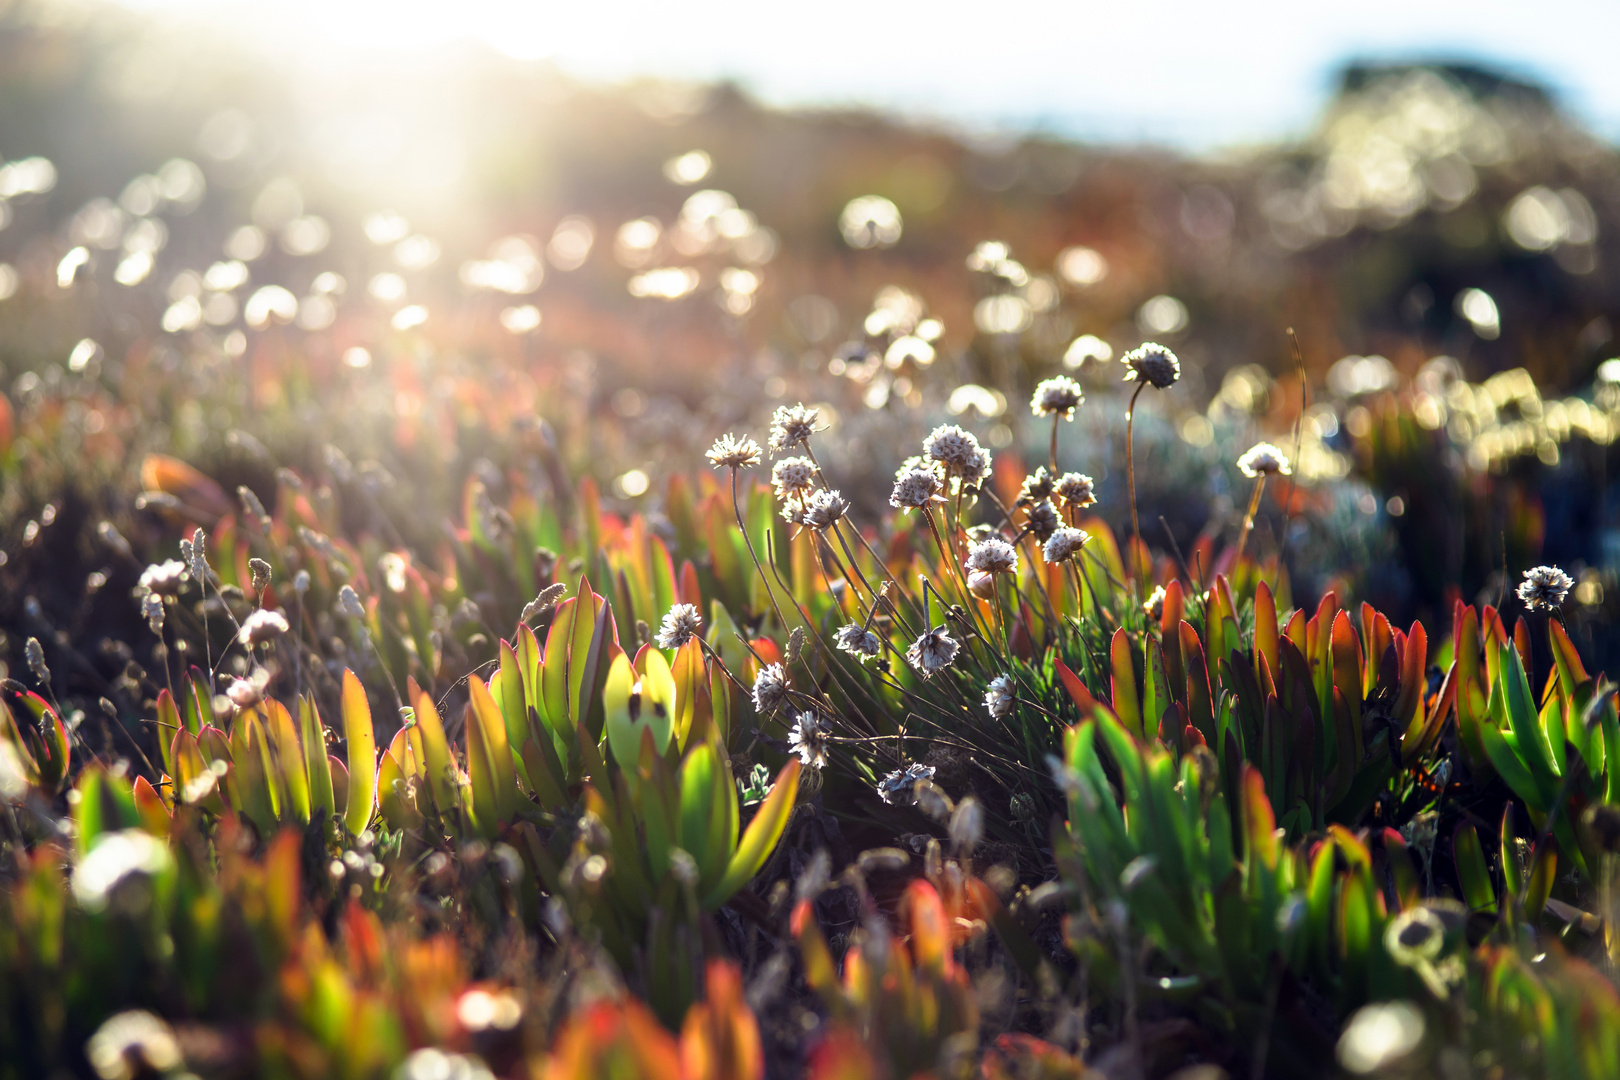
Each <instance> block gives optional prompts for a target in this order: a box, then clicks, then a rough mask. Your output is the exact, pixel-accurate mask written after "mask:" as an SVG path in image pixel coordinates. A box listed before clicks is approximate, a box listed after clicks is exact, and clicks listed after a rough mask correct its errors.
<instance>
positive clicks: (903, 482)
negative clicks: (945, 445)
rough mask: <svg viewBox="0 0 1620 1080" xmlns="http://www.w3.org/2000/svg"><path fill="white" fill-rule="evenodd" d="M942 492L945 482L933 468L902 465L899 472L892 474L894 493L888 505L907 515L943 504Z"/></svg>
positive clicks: (890, 496)
mask: <svg viewBox="0 0 1620 1080" xmlns="http://www.w3.org/2000/svg"><path fill="white" fill-rule="evenodd" d="M944 490H945V482H944V481H943V480H941V479H940V478H939V473H937V472H935V471H934V469H933V468H931V467H928V466H924V465H916V464H907V465H902V466H901V467H900V471H899V472H897V473H895V474H894V491H893V492H892V493H891V494H890V495H889V505H890V506H892V507H894V508H895V509H896V510H903V511H905V512H906V513H908V514H909V513H911V512H912V511H913V510H918V509H922V508H925V507H927V506H929V505H931V504H933V503H942V502H944V501H945V496H944V494H943V492H944Z"/></svg>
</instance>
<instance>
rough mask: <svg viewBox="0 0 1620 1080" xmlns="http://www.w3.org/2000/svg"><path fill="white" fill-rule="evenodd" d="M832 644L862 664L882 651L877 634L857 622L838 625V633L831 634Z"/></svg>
mask: <svg viewBox="0 0 1620 1080" xmlns="http://www.w3.org/2000/svg"><path fill="white" fill-rule="evenodd" d="M833 644H835V645H837V646H838V648H840V649H842V650H843V651H844V652H847V653H849V654H850V655H851V656H853V657H855V658H856V659H858V660H860V662H861V663H863V664H864V663H866V661H868V660H870V659H872V657H874V656H876V655H878V653H880V652H882V651H883V643H882V642H881V641H879V640H878V636H877V635H876V634H874V633H872V631H870V630H868V629H866V628H865V627H863V626H861V625H860V624H859V623H850V624H849V625H847V626H844V627H840V628H839V630H838V633H836V634H834V635H833Z"/></svg>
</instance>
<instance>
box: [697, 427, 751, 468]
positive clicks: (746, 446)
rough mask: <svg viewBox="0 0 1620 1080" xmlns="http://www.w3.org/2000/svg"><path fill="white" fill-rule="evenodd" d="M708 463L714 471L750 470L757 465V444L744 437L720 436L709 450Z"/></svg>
mask: <svg viewBox="0 0 1620 1080" xmlns="http://www.w3.org/2000/svg"><path fill="white" fill-rule="evenodd" d="M707 456H708V458H709V462H710V463H711V464H712V465H713V466H714V467H715V468H716V469H752V468H753V467H754V466H755V465H758V464H759V457H760V449H759V443H757V442H755V441H754V440H753V439H751V438H749V437H748V436H747V435H744V436H743V437H742V438H740V439H739V438H737V437H736V436H734V435H729V434H728V435H722V436H720V437H719V438H718V439H716V440H714V445H713V446H711V447H710V448H709V453H708V455H707Z"/></svg>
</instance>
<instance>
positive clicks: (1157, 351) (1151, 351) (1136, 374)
mask: <svg viewBox="0 0 1620 1080" xmlns="http://www.w3.org/2000/svg"><path fill="white" fill-rule="evenodd" d="M1179 378H1181V361H1180V360H1177V359H1176V354H1175V353H1173V352H1171V351H1170V350H1169V349H1167V348H1165V347H1164V346H1163V345H1159V344H1156V343H1155V342H1152V341H1148V342H1144V343H1143V344H1141V345H1138V346H1137V347H1136V348H1134V349H1132V350H1131V351H1130V352H1128V353H1126V354H1125V381H1126V382H1134V381H1136V380H1138V379H1140V380H1141V381H1142V382H1145V383H1148V384H1150V385H1152V386H1154V387H1157V388H1158V389H1160V390H1165V389H1168V388H1169V387H1171V386H1174V385H1175V383H1176V380H1177V379H1179Z"/></svg>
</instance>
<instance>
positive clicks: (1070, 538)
mask: <svg viewBox="0 0 1620 1080" xmlns="http://www.w3.org/2000/svg"><path fill="white" fill-rule="evenodd" d="M1090 539H1091V537H1090V536H1089V535H1087V533H1086V531H1085V530H1084V529H1071V528H1069V527H1068V526H1067V525H1065V526H1064V527H1063V528H1061V529H1059V530H1058V531H1057V532H1055V533H1053V534H1052V536H1051V538H1050V539H1048V540H1047V541H1046V545H1045V546H1044V547H1043V548H1042V549H1041V553H1042V554H1043V555H1045V556H1046V561H1047V562H1049V563H1060V562H1064V561H1065V560H1068V559H1072V558H1074V557H1075V556H1076V555H1078V554H1080V549H1081V548H1082V547H1084V546H1085V544H1086V541H1088V540H1090Z"/></svg>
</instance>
